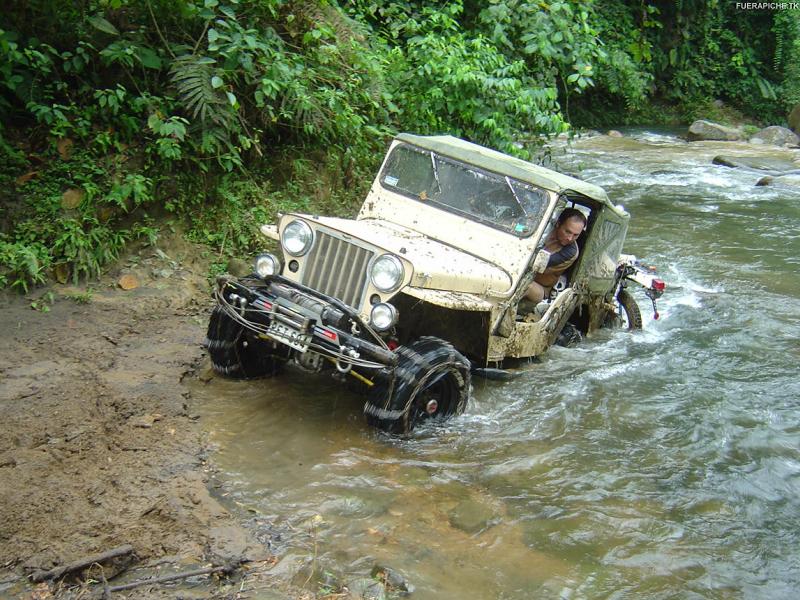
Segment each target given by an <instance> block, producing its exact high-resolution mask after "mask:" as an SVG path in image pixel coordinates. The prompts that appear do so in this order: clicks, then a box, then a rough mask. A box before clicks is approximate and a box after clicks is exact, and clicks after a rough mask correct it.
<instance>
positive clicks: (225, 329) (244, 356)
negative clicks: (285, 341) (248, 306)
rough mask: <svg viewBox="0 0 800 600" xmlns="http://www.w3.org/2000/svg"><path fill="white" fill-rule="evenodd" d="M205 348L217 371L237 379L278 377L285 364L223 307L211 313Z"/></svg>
mask: <svg viewBox="0 0 800 600" xmlns="http://www.w3.org/2000/svg"><path fill="white" fill-rule="evenodd" d="M205 345H206V348H207V349H208V355H209V357H210V358H211V366H212V367H213V368H214V371H215V372H216V373H219V374H220V375H224V376H226V377H230V378H233V379H254V378H257V377H270V376H272V375H276V374H278V373H279V372H280V370H281V367H282V366H283V363H284V360H285V359H284V360H281V357H280V356H278V354H277V353H276V350H275V349H274V348H273V347H272V345H271V344H269V343H268V342H265V341H263V340H259V339H258V338H257V337H256V336H255V335H254V334H252V333H251V332H249V331H248V330H247V329H245V328H244V327H243V326H242V325H241V324H239V323H237V322H236V321H234V320H233V319H232V318H231V317H230V316H229V315H228V314H226V313H225V311H224V309H223V308H222V307H221V306H215V307H214V310H213V312H212V313H211V318H210V319H209V322H208V333H207V334H206V341H205Z"/></svg>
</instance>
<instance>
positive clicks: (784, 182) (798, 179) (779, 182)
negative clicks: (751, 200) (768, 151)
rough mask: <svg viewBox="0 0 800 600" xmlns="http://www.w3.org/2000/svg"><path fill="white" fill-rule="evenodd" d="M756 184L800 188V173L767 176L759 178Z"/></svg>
mask: <svg viewBox="0 0 800 600" xmlns="http://www.w3.org/2000/svg"><path fill="white" fill-rule="evenodd" d="M756 185H769V186H776V187H788V188H793V189H800V173H797V174H789V175H775V176H769V175H768V176H766V177H762V178H761V179H759V180H758V182H757V183H756Z"/></svg>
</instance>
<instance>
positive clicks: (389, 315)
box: [369, 302, 397, 331]
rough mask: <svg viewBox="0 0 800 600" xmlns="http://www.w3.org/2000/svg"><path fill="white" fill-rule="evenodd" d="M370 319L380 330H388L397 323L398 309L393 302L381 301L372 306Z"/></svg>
mask: <svg viewBox="0 0 800 600" xmlns="http://www.w3.org/2000/svg"><path fill="white" fill-rule="evenodd" d="M369 320H370V323H371V324H372V326H373V327H374V328H375V329H377V330H378V331H386V330H387V329H389V328H391V327H393V326H394V324H395V323H397V309H396V308H395V307H394V306H392V305H391V304H386V303H385V302H381V303H380V304H376V305H375V306H373V307H372V311H371V312H370V315H369Z"/></svg>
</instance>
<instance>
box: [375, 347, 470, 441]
mask: <svg viewBox="0 0 800 600" xmlns="http://www.w3.org/2000/svg"><path fill="white" fill-rule="evenodd" d="M397 354H398V357H399V360H398V363H397V367H396V368H395V370H394V375H395V376H394V377H392V373H390V372H388V371H387V372H384V373H382V375H381V376H380V377H379V379H378V380H377V382H376V383H375V385H374V386H372V388H370V391H369V395H368V397H367V402H366V404H365V405H364V414H365V415H366V417H367V423H369V424H370V425H372V426H373V427H377V428H378V429H380V430H382V431H387V432H389V433H396V434H406V433H409V432H411V431H412V430H413V429H414V427H415V426H416V425H418V424H419V423H421V422H422V421H426V420H431V419H434V420H443V419H446V418H448V417H451V416H454V415H458V414H461V413H462V412H464V410H465V408H466V406H467V400H468V399H469V394H470V391H471V389H472V385H471V378H470V377H471V375H470V362H469V360H468V359H467V358H466V357H464V356H463V355H462V354H461V353H460V352H458V351H457V350H456V349H455V348H453V346H452V345H451V344H450V343H448V342H445V341H444V340H441V339H439V338H435V337H421V338H419V339H418V340H416V341H414V342H412V343H411V344H409V345H408V346H401V347H400V348H398V349H397ZM431 400H436V402H437V404H438V406H437V408H436V410H435V411H434V412H433V413H431V414H428V412H427V411H426V410H425V408H426V406H427V405H428V403H429V402H430V401H431Z"/></svg>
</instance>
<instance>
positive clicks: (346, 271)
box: [303, 231, 373, 308]
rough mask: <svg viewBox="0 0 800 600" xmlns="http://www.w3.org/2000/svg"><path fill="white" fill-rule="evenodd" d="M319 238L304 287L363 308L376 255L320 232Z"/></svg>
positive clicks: (305, 277)
mask: <svg viewBox="0 0 800 600" xmlns="http://www.w3.org/2000/svg"><path fill="white" fill-rule="evenodd" d="M316 237H317V240H316V243H315V244H314V248H313V249H312V250H311V254H310V255H309V257H308V261H307V262H306V269H305V273H304V274H303V284H304V285H307V286H308V287H310V288H313V289H315V290H317V291H320V292H322V293H323V294H327V295H329V296H333V297H334V298H338V299H339V300H341V301H342V302H344V303H345V304H347V305H348V306H352V307H354V308H359V306H360V305H361V299H362V296H363V295H364V286H365V285H366V283H367V265H369V261H370V260H371V259H372V256H373V253H372V252H371V251H370V250H367V249H365V248H361V247H359V246H356V245H354V244H351V243H349V242H346V241H344V240H340V239H339V238H337V237H333V236H332V235H328V234H327V233H323V232H321V231H317V232H316Z"/></svg>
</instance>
